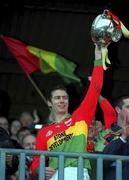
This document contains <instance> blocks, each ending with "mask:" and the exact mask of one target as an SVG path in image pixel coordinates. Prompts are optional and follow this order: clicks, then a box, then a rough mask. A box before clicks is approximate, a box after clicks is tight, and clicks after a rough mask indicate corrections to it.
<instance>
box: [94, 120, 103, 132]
mask: <svg viewBox="0 0 129 180" xmlns="http://www.w3.org/2000/svg"><path fill="white" fill-rule="evenodd" d="M102 130H103V124H102V122H101V121H98V120H96V121H95V133H99V132H100V131H102Z"/></svg>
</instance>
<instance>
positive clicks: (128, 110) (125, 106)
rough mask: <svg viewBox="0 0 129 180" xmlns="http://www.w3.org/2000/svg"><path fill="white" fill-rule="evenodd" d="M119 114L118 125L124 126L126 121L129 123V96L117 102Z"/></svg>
mask: <svg viewBox="0 0 129 180" xmlns="http://www.w3.org/2000/svg"><path fill="white" fill-rule="evenodd" d="M115 109H116V111H117V114H118V125H119V126H122V123H123V121H124V120H126V121H127V122H128V123H129V96H123V97H121V98H119V99H117V100H116V101H115Z"/></svg>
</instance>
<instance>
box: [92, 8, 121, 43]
mask: <svg viewBox="0 0 129 180" xmlns="http://www.w3.org/2000/svg"><path fill="white" fill-rule="evenodd" d="M108 12H109V11H108V10H104V12H103V14H100V15H98V16H97V17H96V18H95V19H94V21H93V23H92V26H91V38H92V41H93V42H94V43H96V44H98V45H100V46H107V45H109V44H110V43H111V42H112V41H114V42H117V41H119V40H120V38H121V36H122V31H121V28H117V27H118V24H117V23H116V22H115V21H114V19H113V17H112V16H109V13H108Z"/></svg>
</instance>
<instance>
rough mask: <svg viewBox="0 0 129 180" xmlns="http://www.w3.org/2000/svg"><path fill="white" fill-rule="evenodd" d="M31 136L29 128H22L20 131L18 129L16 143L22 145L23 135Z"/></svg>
mask: <svg viewBox="0 0 129 180" xmlns="http://www.w3.org/2000/svg"><path fill="white" fill-rule="evenodd" d="M29 134H31V131H30V129H29V128H27V127H22V128H21V129H19V131H18V132H17V139H18V143H19V144H20V145H22V139H23V137H24V136H25V135H29Z"/></svg>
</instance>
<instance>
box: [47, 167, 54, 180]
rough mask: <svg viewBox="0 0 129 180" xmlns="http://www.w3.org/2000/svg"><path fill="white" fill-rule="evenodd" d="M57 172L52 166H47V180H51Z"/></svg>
mask: <svg viewBox="0 0 129 180" xmlns="http://www.w3.org/2000/svg"><path fill="white" fill-rule="evenodd" d="M54 173H55V170H54V169H52V168H50V167H46V172H45V177H46V180H49V179H50V178H51V177H52V176H53V175H54Z"/></svg>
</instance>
